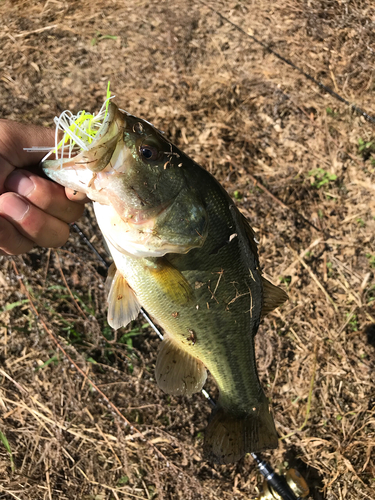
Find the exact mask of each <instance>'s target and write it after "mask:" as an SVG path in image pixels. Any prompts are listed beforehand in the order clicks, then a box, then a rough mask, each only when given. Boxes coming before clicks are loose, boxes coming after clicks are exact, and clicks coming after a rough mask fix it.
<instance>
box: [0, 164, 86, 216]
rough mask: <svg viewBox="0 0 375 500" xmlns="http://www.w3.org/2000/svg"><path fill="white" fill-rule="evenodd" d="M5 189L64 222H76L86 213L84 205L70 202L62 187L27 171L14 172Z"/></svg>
mask: <svg viewBox="0 0 375 500" xmlns="http://www.w3.org/2000/svg"><path fill="white" fill-rule="evenodd" d="M5 187H6V188H7V189H8V190H9V191H13V192H14V193H18V194H20V195H21V196H23V197H25V198H27V199H28V200H29V201H30V202H31V203H32V204H33V205H35V206H36V207H38V208H40V209H41V210H43V212H46V213H47V214H49V215H53V216H54V217H57V218H58V219H60V220H62V221H64V222H74V221H75V220H77V219H79V217H81V215H82V213H83V211H84V207H83V205H82V204H80V203H74V202H73V201H70V200H68V198H67V197H66V196H65V191H64V188H63V187H62V186H60V185H59V184H56V183H55V182H52V181H49V180H47V179H43V178H42V177H39V176H38V175H35V174H32V173H30V172H27V171H26V170H14V171H13V172H12V173H11V174H10V175H9V177H8V178H7V180H6V182H5Z"/></svg>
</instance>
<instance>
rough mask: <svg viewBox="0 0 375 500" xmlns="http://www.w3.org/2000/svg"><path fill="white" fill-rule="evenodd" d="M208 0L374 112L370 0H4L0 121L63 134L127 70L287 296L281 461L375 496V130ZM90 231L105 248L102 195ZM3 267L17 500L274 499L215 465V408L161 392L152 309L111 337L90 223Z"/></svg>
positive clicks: (277, 349) (1, 298)
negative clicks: (205, 449)
mask: <svg viewBox="0 0 375 500" xmlns="http://www.w3.org/2000/svg"><path fill="white" fill-rule="evenodd" d="M208 5H211V6H212V7H214V8H215V9H216V10H217V11H218V12H219V13H220V14H222V15H223V16H226V17H227V18H229V19H230V20H231V21H232V22H233V23H235V24H238V25H239V26H240V27H241V28H243V30H245V31H246V32H247V33H249V34H250V35H253V36H255V37H256V38H257V39H259V40H261V41H262V42H263V43H265V44H268V45H269V46H270V47H272V49H273V50H274V51H276V52H278V53H280V54H281V55H282V56H283V57H284V58H286V59H289V60H291V61H292V62H293V63H294V64H296V65H297V66H299V67H300V68H302V69H303V70H304V71H305V72H307V73H309V74H310V75H311V76H313V77H314V78H316V79H317V80H319V81H320V82H322V83H323V84H324V85H327V86H329V87H330V88H332V89H333V90H334V91H336V92H337V93H338V94H340V95H342V96H343V97H344V98H345V99H346V100H348V101H350V102H351V103H355V104H356V105H357V106H360V107H361V108H363V109H364V110H366V111H367V113H368V114H370V115H372V116H375V104H374V102H375V100H374V91H375V83H374V76H375V64H374V60H375V59H374V53H375V39H374V29H375V7H374V4H373V2H372V1H371V0H367V1H366V0H352V1H350V2H343V1H341V0H329V1H328V0H315V1H314V2H312V1H310V0H303V1H297V0H280V1H278V2H277V3H275V2H272V1H271V0H259V1H257V2H254V1H253V0H249V1H247V2H236V1H234V0H228V1H226V2H223V1H219V2H214V3H213V2H211V3H210V4H207V5H206V4H205V3H203V2H200V1H199V0H195V1H191V0H185V1H181V0H177V1H175V2H165V1H164V2H163V1H154V0H134V1H132V2H129V1H120V0H98V1H94V2H88V1H87V0H82V1H80V2H77V1H72V0H69V1H64V0H61V1H60V0H46V1H45V2H39V1H37V0H30V1H27V2H25V1H14V0H4V1H3V2H2V3H1V4H0V18H1V20H2V22H1V24H2V28H1V31H0V54H1V57H0V76H1V78H0V116H1V117H2V118H9V119H14V120H18V121H22V122H25V123H35V124H41V125H45V126H49V127H51V126H53V118H54V116H56V115H57V116H58V115H59V114H60V113H61V112H62V111H63V110H64V109H70V110H72V111H76V112H77V111H78V110H81V109H85V110H87V111H97V110H98V109H99V108H100V106H101V104H102V102H103V100H104V98H105V94H106V86H107V82H108V80H110V82H111V89H112V92H113V94H115V95H116V99H115V101H116V102H117V103H118V104H119V106H120V107H121V108H123V109H126V110H127V111H129V112H131V113H132V114H134V115H139V116H141V117H143V118H146V119H147V120H149V121H151V122H152V123H153V124H154V125H155V126H157V127H158V128H160V129H161V130H163V131H165V133H166V134H167V136H168V137H169V138H170V139H171V140H172V141H173V142H175V143H176V144H177V145H178V146H179V147H180V148H181V149H183V150H184V151H185V152H186V153H187V154H189V155H191V156H192V157H193V158H194V159H195V160H196V161H197V162H198V163H200V164H201V165H202V166H203V167H205V168H206V169H208V170H209V171H210V172H211V173H213V174H214V175H215V176H216V178H217V179H218V180H219V181H220V182H221V183H222V184H223V185H224V187H225V188H226V189H227V190H228V192H229V193H230V194H231V195H232V196H233V198H234V199H235V200H236V203H237V205H238V207H239V208H240V210H241V211H242V212H243V213H244V214H245V215H246V216H247V217H248V218H249V220H250V222H251V225H252V226H253V228H254V229H255V231H256V232H257V235H258V240H259V241H260V245H259V251H260V259H261V264H262V266H263V269H264V272H265V275H266V276H268V277H269V278H270V279H271V280H272V281H273V282H274V283H277V284H280V285H281V286H282V287H284V288H285V289H286V290H287V292H288V294H289V297H290V300H289V301H288V302H287V303H286V304H285V305H284V306H283V307H282V308H280V309H278V310H276V311H274V312H272V313H271V314H269V315H268V316H267V317H266V318H265V320H264V321H263V322H262V324H261V327H260V329H259V333H258V335H257V357H258V366H259V372H260V378H261V381H262V384H263V386H264V387H265V389H266V392H267V396H268V397H269V398H270V400H271V403H272V408H273V414H274V416H275V422H276V426H277V429H278V432H279V435H280V445H279V448H278V449H277V450H275V451H272V452H267V453H264V454H263V457H264V458H265V459H267V460H268V461H269V462H270V463H271V464H272V465H273V467H274V468H275V469H276V470H277V471H281V472H283V471H284V470H285V469H286V468H288V467H297V468H298V470H299V471H300V472H301V473H302V475H303V476H304V477H305V479H306V481H307V483H308V485H309V487H310V498H313V499H315V500H318V499H323V498H324V499H328V500H336V499H340V500H342V499H348V500H351V499H353V500H354V499H358V498H367V499H374V498H375V459H374V456H375V454H374V449H375V389H374V368H375V350H374V349H375V281H374V272H375V238H374V232H375V134H374V125H373V124H371V123H369V122H367V121H366V120H365V119H364V117H363V116H360V115H359V114H357V113H355V112H353V110H352V109H350V107H348V106H347V105H345V104H344V103H342V102H340V101H338V100H337V99H335V98H334V97H333V96H332V95H330V94H328V93H326V92H324V91H323V90H322V89H321V88H319V87H318V86H317V85H316V84H314V83H313V82H312V81H311V80H308V79H307V78H306V77H305V76H304V75H302V74H301V73H299V72H298V71H296V70H294V69H293V68H292V67H291V66H289V65H287V64H286V63H285V62H284V61H282V60H280V59H279V58H277V57H276V56H275V55H274V54H271V53H270V52H269V51H267V50H266V49H265V48H264V47H262V46H261V45H259V44H258V43H256V42H255V41H254V40H253V39H251V38H249V37H246V36H245V35H244V34H243V33H241V32H240V31H238V30H237V29H236V28H235V27H234V26H233V25H231V24H230V23H228V22H227V21H225V20H224V19H223V18H222V17H220V16H219V15H218V14H217V13H216V12H214V11H212V10H211V9H210V8H209V7H208ZM79 225H80V227H81V228H82V229H83V230H84V231H85V233H87V235H88V237H89V239H90V241H91V243H92V244H93V245H95V247H96V248H97V249H98V251H99V252H100V254H101V255H102V257H103V258H105V259H107V256H106V253H105V249H104V248H103V246H102V243H101V236H100V232H99V230H98V228H97V226H96V223H95V218H94V216H93V213H92V209H91V207H90V206H87V209H86V212H85V215H84V217H83V218H82V219H81V220H80V221H79ZM0 269H1V271H0V284H1V288H0V304H1V306H0V311H1V312H0V377H1V379H0V381H1V382H0V383H1V385H0V431H1V434H0V498H4V499H14V498H16V499H22V500H26V499H28V500H29V499H33V500H37V499H38V500H39V499H59V500H60V499H61V500H62V499H76V498H79V499H86V500H88V499H92V500H94V499H95V500H104V499H122V498H124V499H145V500H146V499H158V500H161V499H165V500H167V499H177V498H181V499H184V500H190V499H217V498H220V499H221V498H223V499H233V500H234V499H236V500H240V499H250V498H254V497H255V496H257V495H258V494H259V491H260V490H261V489H262V478H261V476H260V474H259V472H258V469H257V467H256V465H255V462H254V461H253V459H252V457H251V456H250V455H248V456H246V457H245V458H244V459H242V460H241V461H240V462H239V463H237V464H234V465H231V466H217V465H212V464H210V463H207V462H205V461H204V460H203V458H202V440H203V431H204V428H205V427H206V425H207V420H208V418H209V414H210V407H209V405H208V403H207V402H206V401H205V399H204V397H203V396H202V395H196V396H194V397H192V398H190V399H188V398H184V397H179V398H178V397H170V396H167V395H165V394H163V393H162V392H161V391H160V390H159V389H158V388H157V385H156V383H155V380H154V373H153V369H154V365H155V358H156V353H157V348H158V345H159V340H158V337H157V335H156V334H155V333H154V332H153V330H152V329H151V328H149V327H148V325H147V323H146V321H145V319H143V318H142V317H140V318H139V319H138V320H137V321H135V322H133V323H132V324H131V325H130V326H129V327H128V328H123V329H121V330H119V331H117V333H116V336H114V335H113V332H112V331H111V330H110V328H109V327H108V326H107V323H106V295H105V290H104V278H105V276H106V268H105V266H104V265H103V264H102V263H101V262H100V261H99V260H98V259H97V258H96V256H95V254H94V253H93V252H92V251H91V250H90V248H89V247H88V246H87V245H86V243H85V242H84V241H83V240H82V238H80V237H79V235H78V234H77V233H76V232H74V231H72V234H71V238H70V239H69V241H68V243H67V244H66V245H65V246H64V247H63V248H62V249H60V250H58V251H55V250H51V249H44V248H35V249H33V250H32V251H31V252H30V253H29V254H27V255H23V256H20V257H15V258H13V259H12V258H6V257H0ZM31 304H33V305H34V306H35V310H34V309H33V306H32V305H31ZM56 342H57V343H56ZM94 386H95V387H96V388H95V387H94ZM206 388H207V390H208V391H209V392H210V393H211V394H212V395H213V397H215V395H216V389H215V385H214V383H213V382H212V380H209V381H208V383H207V386H206ZM120 414H121V415H122V416H120ZM5 445H6V446H8V447H9V450H10V451H11V456H10V454H9V452H8V451H7V449H6V446H5Z"/></svg>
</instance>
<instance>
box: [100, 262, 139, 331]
mask: <svg viewBox="0 0 375 500" xmlns="http://www.w3.org/2000/svg"><path fill="white" fill-rule="evenodd" d="M105 287H106V290H107V291H108V315H107V321H108V323H109V325H110V326H111V327H112V328H114V329H115V330H117V329H118V328H121V327H122V326H126V325H127V324H128V323H130V321H133V319H136V317H137V316H138V314H139V311H140V310H141V306H140V304H139V302H138V299H137V297H136V296H135V293H134V292H133V290H132V289H131V288H130V286H129V285H128V283H127V281H126V279H125V278H124V277H123V276H122V274H121V273H120V272H119V271H118V270H117V269H116V266H115V265H114V264H112V265H111V267H110V268H109V271H108V277H107V280H106V283H105Z"/></svg>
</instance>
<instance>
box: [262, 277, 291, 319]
mask: <svg viewBox="0 0 375 500" xmlns="http://www.w3.org/2000/svg"><path fill="white" fill-rule="evenodd" d="M261 278H262V284H263V307H262V317H263V316H265V315H266V314H268V313H269V312H271V311H273V310H274V309H276V307H279V306H281V304H284V302H285V301H286V300H288V295H287V293H286V292H284V290H282V289H281V288H279V287H278V286H275V285H273V284H272V283H270V282H269V281H268V280H266V278H264V277H263V276H262V277H261Z"/></svg>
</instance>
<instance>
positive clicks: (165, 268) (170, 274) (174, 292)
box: [149, 257, 193, 305]
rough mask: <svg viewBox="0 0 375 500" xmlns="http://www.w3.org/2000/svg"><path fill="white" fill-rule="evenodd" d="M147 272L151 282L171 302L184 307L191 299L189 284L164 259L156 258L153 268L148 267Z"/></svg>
mask: <svg viewBox="0 0 375 500" xmlns="http://www.w3.org/2000/svg"><path fill="white" fill-rule="evenodd" d="M149 271H150V273H151V274H152V278H153V280H154V281H155V282H156V284H157V285H158V286H159V287H160V288H161V289H162V291H163V293H164V294H165V295H167V296H168V298H169V299H170V300H171V301H172V302H175V303H176V304H179V305H184V304H186V303H188V302H189V301H190V300H191V299H192V297H193V290H192V288H191V286H190V284H189V282H188V281H187V280H186V278H185V277H184V276H183V275H182V274H181V272H180V271H179V270H178V269H176V268H175V267H174V266H173V265H172V264H171V263H170V262H168V260H167V259H165V258H164V257H160V258H158V259H157V260H156V265H155V267H150V268H149Z"/></svg>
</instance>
